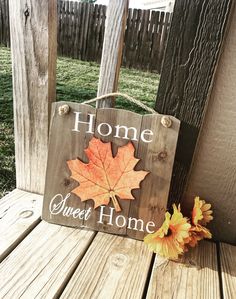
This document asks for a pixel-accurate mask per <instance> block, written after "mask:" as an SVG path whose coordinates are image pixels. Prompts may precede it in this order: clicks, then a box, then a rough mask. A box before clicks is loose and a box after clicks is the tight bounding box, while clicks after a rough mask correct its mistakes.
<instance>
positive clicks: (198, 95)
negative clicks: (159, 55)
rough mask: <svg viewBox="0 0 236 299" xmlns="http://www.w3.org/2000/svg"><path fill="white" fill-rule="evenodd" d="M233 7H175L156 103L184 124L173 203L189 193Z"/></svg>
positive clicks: (224, 3) (187, 1)
mask: <svg viewBox="0 0 236 299" xmlns="http://www.w3.org/2000/svg"><path fill="white" fill-rule="evenodd" d="M232 3H233V0H204V1H192V0H177V1H176V2H175V8H174V13H173V17H172V22H171V27H170V32H169V37H168V43H167V47H166V52H165V58H164V61H163V67H162V72H161V79H160V84H159V89H158V94H157V100H156V110H157V111H158V112H159V113H163V114H171V115H174V116H175V117H177V118H179V119H180V120H181V127H180V136H179V140H178V145H177V150H176V160H175V164H174V169H173V176H172V182H171V189H170V198H169V199H170V202H173V201H176V202H178V201H180V200H181V197H182V194H183V191H184V188H185V183H186V179H187V176H188V172H189V169H190V166H191V162H192V157H193V153H194V149H195V145H196V142H197V138H198V134H199V130H200V128H201V124H202V120H203V117H204V113H205V110H206V107H207V102H208V96H209V93H210V90H211V86H212V81H213V78H214V74H215V69H216V67H217V63H218V59H219V54H220V49H221V46H222V42H223V38H224V33H225V28H226V24H227V20H228V16H229V13H230V11H231V5H232ZM183 12H184V13H183Z"/></svg>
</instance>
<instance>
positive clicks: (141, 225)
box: [42, 102, 180, 240]
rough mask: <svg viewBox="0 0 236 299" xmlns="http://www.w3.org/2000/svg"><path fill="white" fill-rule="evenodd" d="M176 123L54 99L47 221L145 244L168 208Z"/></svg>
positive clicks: (47, 190)
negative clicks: (118, 235) (86, 228)
mask: <svg viewBox="0 0 236 299" xmlns="http://www.w3.org/2000/svg"><path fill="white" fill-rule="evenodd" d="M179 124H180V122H179V120H177V119H176V118H174V117H171V116H163V115H160V114H157V113H155V114H148V115H140V114H137V113H134V112H131V111H126V110H121V109H113V108H104V109H95V108H93V107H92V106H89V105H84V104H77V103H67V102H57V103H54V104H53V106H52V121H51V128H50V141H49V153H48V164H47V175H46V185H45V194H44V204H43V214H42V218H43V219H44V220H46V221H48V222H52V223H56V224H61V225H67V226H73V227H88V228H91V229H94V230H98V231H104V232H109V233H114V234H120V235H127V236H129V237H131V238H135V239H140V240H141V239H143V237H144V236H145V235H146V234H147V233H152V232H154V231H156V230H157V229H158V228H159V227H160V225H161V224H162V222H163V218H164V213H165V211H166V205H167V199H168V193H169V187H170V180H171V174H172V167H173V162H174V156H175V149H176V143H177V138H178V132H179Z"/></svg>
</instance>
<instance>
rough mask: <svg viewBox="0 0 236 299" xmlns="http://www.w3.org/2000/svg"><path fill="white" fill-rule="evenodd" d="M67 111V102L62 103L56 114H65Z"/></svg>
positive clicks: (68, 108)
mask: <svg viewBox="0 0 236 299" xmlns="http://www.w3.org/2000/svg"><path fill="white" fill-rule="evenodd" d="M69 111H70V107H69V106H68V105H67V104H65V105H62V106H60V107H59V108H58V114H59V115H60V116H62V115H65V114H68V113H69Z"/></svg>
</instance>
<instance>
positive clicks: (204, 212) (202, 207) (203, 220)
mask: <svg viewBox="0 0 236 299" xmlns="http://www.w3.org/2000/svg"><path fill="white" fill-rule="evenodd" d="M212 219H213V216H212V210H211V204H209V203H206V202H205V200H201V199H200V198H199V197H198V196H197V197H195V199H194V207H193V211H192V223H193V225H197V224H201V225H206V224H207V223H208V222H210V221H211V220H212Z"/></svg>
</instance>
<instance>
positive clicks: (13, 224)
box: [0, 189, 42, 262]
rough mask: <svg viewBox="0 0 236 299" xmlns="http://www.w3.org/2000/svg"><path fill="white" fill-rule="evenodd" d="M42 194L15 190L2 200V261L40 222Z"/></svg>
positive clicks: (0, 240)
mask: <svg viewBox="0 0 236 299" xmlns="http://www.w3.org/2000/svg"><path fill="white" fill-rule="evenodd" d="M41 208H42V196H40V195H37V194H33V193H28V192H25V191H21V190H17V189H16V190H14V191H12V192H11V193H9V194H8V195H6V196H5V197H3V198H2V199H1V200H0V262H1V261H2V260H3V259H4V258H5V257H6V256H7V255H8V254H9V252H11V251H12V250H13V249H14V248H15V247H16V246H17V245H18V244H19V243H20V242H21V240H22V239H24V238H25V236H26V235H27V234H28V233H30V231H31V230H32V229H33V228H34V227H35V226H36V225H37V224H38V223H39V222H40V214H41Z"/></svg>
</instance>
